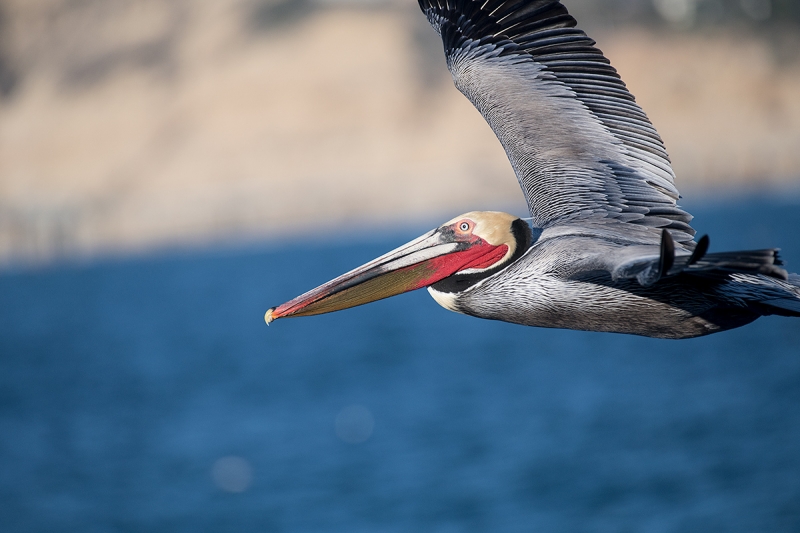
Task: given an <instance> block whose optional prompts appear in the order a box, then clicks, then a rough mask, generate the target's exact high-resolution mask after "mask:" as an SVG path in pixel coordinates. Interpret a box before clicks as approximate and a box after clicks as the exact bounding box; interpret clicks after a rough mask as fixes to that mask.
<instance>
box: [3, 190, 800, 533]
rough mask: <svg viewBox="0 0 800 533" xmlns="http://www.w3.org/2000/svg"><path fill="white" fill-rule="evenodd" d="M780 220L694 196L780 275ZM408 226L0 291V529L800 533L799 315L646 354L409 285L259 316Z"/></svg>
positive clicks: (767, 210)
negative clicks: (370, 299)
mask: <svg viewBox="0 0 800 533" xmlns="http://www.w3.org/2000/svg"><path fill="white" fill-rule="evenodd" d="M799 206H800V202H797V201H796V198H795V200H793V201H790V200H780V199H772V200H769V199H766V200H765V199H762V200H757V201H748V202H746V201H744V200H741V201H734V200H729V201H720V202H719V203H717V204H713V205H704V206H697V207H694V206H691V205H689V206H688V207H689V208H690V209H692V211H693V212H694V213H695V215H696V217H697V218H696V220H695V226H696V227H697V228H699V230H700V231H701V232H708V233H710V234H711V237H712V250H721V249H724V248H737V247H738V248H748V247H767V246H783V247H784V257H785V258H786V259H788V260H789V262H790V267H793V269H794V270H795V271H798V270H800V232H798V231H797V228H800V207H799ZM424 229H427V228H417V229H412V230H409V231H408V232H407V233H403V234H402V235H401V234H397V235H392V236H389V237H378V236H371V237H369V238H363V239H362V240H361V242H353V241H352V240H350V241H343V242H340V243H335V242H334V243H323V242H322V241H317V242H315V243H305V244H292V245H289V244H286V245H280V246H272V247H267V248H261V249H246V250H242V249H240V250H216V251H205V252H192V253H183V254H173V255H167V256H164V255H161V256H152V257H146V258H135V259H125V260H120V259H117V260H106V261H101V262H97V263H94V264H89V265H71V266H69V265H67V266H59V267H53V268H49V269H46V270H37V271H23V272H7V273H5V274H3V275H2V276H0V304H1V305H0V461H2V463H0V466H1V467H0V523H2V524H3V530H4V531H9V532H21V531H81V532H94V531H98V532H99V531H164V532H166V531H169V532H175V531H177V532H182V531H187V532H188V531H191V532H196V531H215V532H217V531H240V532H247V531H253V532H256V531H258V532H263V531H320V532H323V531H324V532H331V531H347V532H358V531H437V532H438V531H491V532H497V531H503V532H504V531H548V532H562V531H563V532H580V531H586V532H605V531H608V532H612V531H614V532H616V531H648V532H649V531H652V532H661V531H703V532H706V531H727V532H738V531H741V532H752V531H772V532H778V531H798V530H800V321H798V320H791V319H784V318H775V317H770V318H763V319H760V320H758V321H757V322H756V323H754V324H752V325H750V326H747V327H745V328H742V329H739V330H735V331H732V332H727V333H722V334H718V335H714V336H711V337H707V338H701V339H695V340H689V341H660V340H653V339H644V338H637V337H631V336H624V335H611V334H594V333H583V332H572V331H558V330H545V329H534V328H525V327H520V326H514V325H509V324H503V323H499V322H490V321H482V320H478V319H474V318H470V317H464V316H459V315H456V314H453V313H450V312H447V311H445V310H443V309H441V308H440V307H439V306H437V305H436V304H435V303H434V302H433V301H432V300H431V299H430V298H429V297H428V296H427V294H426V293H425V292H424V291H418V292H416V293H413V294H409V295H404V296H401V297H397V298H392V299H389V300H386V301H383V302H378V303H375V304H372V305H369V306H365V307H361V308H357V309H353V310H349V311H345V312H341V313H334V314H332V315H327V316H320V317H313V318H305V319H294V320H281V321H278V322H277V323H275V324H273V325H272V326H271V327H269V328H267V327H266V326H265V325H264V323H263V321H262V315H263V313H264V310H265V309H266V308H267V307H269V306H270V305H275V304H278V303H280V302H282V301H284V300H286V299H288V298H290V297H293V296H295V295H296V294H298V293H300V292H302V291H304V290H306V289H308V288H311V287H312V286H314V285H315V284H317V283H319V282H323V281H326V280H327V279H329V278H331V277H333V276H335V275H338V274H340V273H341V272H343V271H345V270H347V269H350V268H352V267H353V266H356V265H358V264H360V263H362V262H364V261H366V260H368V259H371V258H373V257H375V256H377V255H379V254H381V253H383V252H384V251H386V250H388V249H389V248H391V247H394V246H396V245H398V244H400V243H402V242H404V241H405V240H408V239H410V238H412V237H414V236H416V234H417V233H421V232H422V231H423V230H424ZM417 230H419V231H417Z"/></svg>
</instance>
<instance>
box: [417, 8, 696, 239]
mask: <svg viewBox="0 0 800 533" xmlns="http://www.w3.org/2000/svg"><path fill="white" fill-rule="evenodd" d="M419 3H420V7H421V8H422V11H423V12H424V13H425V15H426V16H427V18H428V21H429V22H430V23H431V25H432V26H433V27H434V29H436V31H437V32H438V33H439V35H441V37H442V41H443V42H444V52H445V56H446V58H447V66H448V68H449V70H450V72H451V74H452V75H453V81H454V82H455V85H456V87H457V88H458V89H459V90H460V91H461V92H462V93H463V94H464V95H465V96H466V97H467V98H468V99H469V100H470V101H471V102H472V103H473V105H475V107H476V108H477V109H478V111H480V112H481V114H482V115H483V117H484V118H485V119H486V121H487V122H488V123H489V125H490V126H491V128H492V129H493V130H494V132H495V135H497V137H498V139H499V140H500V142H501V143H502V145H503V148H505V151H506V154H508V158H509V160H510V161H511V165H512V167H513V168H514V172H515V173H516V175H517V179H518V180H519V183H520V186H521V187H522V190H523V192H524V193H525V198H526V200H527V202H528V209H529V210H530V213H531V216H532V217H533V222H534V224H535V225H537V226H538V227H542V228H546V227H549V226H553V225H557V224H561V223H565V222H567V221H574V220H576V219H581V220H585V219H592V220H595V221H601V220H603V219H613V220H615V221H619V222H629V223H633V224H640V225H644V226H648V227H652V228H654V229H655V228H667V229H669V230H670V232H671V233H672V235H673V237H674V238H675V240H677V241H678V242H681V243H689V242H690V241H691V240H692V237H693V235H694V230H693V229H692V228H691V226H690V225H689V222H690V221H691V219H692V217H691V215H689V213H687V212H686V211H684V210H682V209H680V208H679V207H678V206H677V204H676V200H677V199H678V190H677V189H676V188H675V183H674V179H675V176H674V174H673V172H672V168H671V166H670V161H669V156H668V155H667V152H666V150H665V149H664V145H663V143H662V141H661V138H660V137H659V135H658V133H657V132H656V130H655V128H653V125H652V124H651V123H650V121H649V120H648V118H647V116H646V115H645V114H644V112H643V111H642V109H641V108H640V107H639V106H638V105H637V104H636V101H635V100H634V98H633V95H631V94H630V93H629V92H628V90H627V88H626V87H625V83H623V81H622V80H621V79H620V77H619V74H617V71H616V70H615V69H614V67H612V66H611V65H610V64H609V61H608V60H607V59H606V58H605V57H604V56H603V53H602V52H601V51H600V50H598V49H597V48H595V47H594V41H592V40H591V39H589V37H587V36H586V34H585V33H584V32H583V31H581V30H579V29H577V28H576V27H575V24H576V23H575V19H574V18H572V17H571V16H570V15H569V13H567V9H566V8H565V7H564V6H563V5H561V4H560V3H559V2H558V1H557V0H478V1H474V0H419ZM655 231H657V232H658V233H660V229H658V230H655ZM690 246H691V244H690Z"/></svg>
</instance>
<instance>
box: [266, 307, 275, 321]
mask: <svg viewBox="0 0 800 533" xmlns="http://www.w3.org/2000/svg"><path fill="white" fill-rule="evenodd" d="M274 310H275V308H274V307H270V308H269V309H267V312H266V313H264V322H266V323H267V325H268V326H269V323H270V322H272V321H273V320H275V318H273V316H272V312H273V311H274Z"/></svg>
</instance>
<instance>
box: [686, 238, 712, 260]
mask: <svg viewBox="0 0 800 533" xmlns="http://www.w3.org/2000/svg"><path fill="white" fill-rule="evenodd" d="M709 244H711V239H709V238H708V235H703V236H702V237H700V240H699V241H697V246H695V247H694V251H693V252H692V256H691V257H690V258H689V264H690V265H693V264H695V263H697V262H698V261H700V260H701V259H702V258H703V256H705V255H706V252H707V251H708V245H709Z"/></svg>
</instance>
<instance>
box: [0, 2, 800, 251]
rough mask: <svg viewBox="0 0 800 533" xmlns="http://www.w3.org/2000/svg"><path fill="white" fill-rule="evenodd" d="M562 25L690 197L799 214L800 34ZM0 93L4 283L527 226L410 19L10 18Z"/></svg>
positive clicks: (498, 152)
mask: <svg viewBox="0 0 800 533" xmlns="http://www.w3.org/2000/svg"><path fill="white" fill-rule="evenodd" d="M565 3H566V5H567V6H568V7H569V8H570V10H571V11H572V12H573V14H575V16H576V18H578V21H579V26H580V27H582V28H584V29H586V30H587V32H588V33H589V34H590V35H591V36H592V37H593V38H594V39H596V40H597V42H598V46H599V48H600V49H602V50H603V51H604V52H605V54H606V56H607V57H609V58H610V59H611V62H612V64H613V65H614V66H615V67H616V68H617V70H618V71H619V72H620V74H621V75H622V77H623V79H624V80H625V81H626V83H627V84H628V86H629V87H630V89H631V91H632V92H633V94H635V95H636V97H637V101H638V102H639V104H640V105H641V106H642V107H643V108H644V110H645V112H647V114H648V116H649V117H650V119H651V120H652V122H653V123H654V124H655V126H656V128H657V129H658V130H659V132H660V134H661V135H662V137H663V139H664V141H665V143H666V146H667V150H668V151H669V153H670V155H671V157H672V161H673V166H674V168H675V172H676V175H677V176H678V181H677V184H678V187H679V189H680V190H681V192H682V193H683V195H684V196H685V197H687V198H692V199H694V200H697V199H698V198H700V197H707V198H715V197H718V196H720V195H723V196H724V195H736V194H752V193H753V192H754V191H758V192H763V191H773V192H774V193H775V194H790V195H798V194H800V193H799V192H798V191H800V150H798V148H800V99H798V98H797V95H798V94H800V60H798V58H797V57H796V55H797V54H796V53H794V54H793V53H791V52H786V50H793V49H795V47H794V44H797V47H796V48H797V49H800V37H798V32H797V30H796V29H795V28H794V27H787V28H778V29H776V30H775V31H774V32H772V33H771V34H769V35H768V36H767V37H765V36H764V35H763V34H758V33H756V32H753V31H749V30H747V29H746V28H745V29H744V30H743V27H742V26H741V25H738V24H735V23H732V24H729V25H719V26H708V27H704V28H702V29H694V30H690V29H686V28H682V27H672V26H663V25H662V26H658V25H649V26H648V25H647V24H640V23H636V24H633V23H631V24H624V23H620V22H616V23H613V22H612V23H609V22H608V21H603V20H600V21H599V22H598V20H596V19H591V18H589V20H586V21H584V19H583V18H582V15H581V10H584V11H585V12H586V13H587V18H588V16H589V13H590V10H588V7H586V6H587V5H588V4H587V2H569V1H568V0H567V1H566V2H565ZM658 5H660V4H658ZM748 5H749V4H748ZM314 6H316V7H314ZM595 9H596V8H595ZM776 43H778V44H776ZM787 43H788V44H787ZM793 43H794V44H793ZM0 90H1V91H2V94H3V96H2V97H0V264H19V263H42V262H44V263H46V262H50V261H52V260H57V259H60V258H74V257H86V256H95V255H98V254H99V255H105V254H120V253H122V254H124V253H132V252H138V251H143V250H151V249H165V248H176V247H177V248H182V247H187V246H188V247H194V246H203V245H205V244H209V243H226V242H248V241H259V240H275V239H285V238H291V237H292V236H299V235H311V236H313V235H314V234H317V233H321V234H330V233H332V232H333V231H334V230H335V229H336V228H350V229H352V228H367V227H376V228H387V227H392V225H393V224H402V225H404V226H408V225H412V224H415V222H414V221H415V220H416V221H419V220H421V219H422V220H434V221H435V220H438V219H440V218H441V219H442V220H444V219H445V218H449V217H450V216H453V215H455V214H458V213H460V212H464V211H469V210H472V209H503V210H511V211H518V212H524V202H523V199H522V196H521V193H520V192H519V188H518V185H517V183H516V180H515V179H514V176H513V173H512V171H511V168H510V166H509V164H508V162H507V160H506V158H505V155H504V153H503V151H502V148H501V147H500V145H499V143H498V142H497V140H496V139H495V138H494V136H493V134H492V132H491V131H490V130H489V128H488V126H487V125H486V124H485V123H484V122H483V120H482V118H481V117H480V115H479V114H478V113H477V112H476V111H475V110H474V109H473V108H472V106H471V105H470V104H469V103H468V102H467V100H466V99H465V98H464V97H463V96H462V95H461V94H460V93H458V91H457V90H456V89H455V88H454V87H453V85H452V82H451V80H450V78H449V73H448V72H447V70H446V67H445V64H444V59H443V58H442V57H441V43H440V42H439V40H438V37H437V36H436V34H435V33H434V32H433V31H432V30H431V29H430V28H429V27H428V25H427V22H426V21H425V19H424V17H423V16H422V15H421V14H420V13H419V12H418V9H417V6H416V3H415V2H411V3H409V4H407V3H398V2H392V3H381V4H377V3H369V4H367V3H365V4H360V5H354V4H345V5H338V4H336V5H334V4H315V5H311V4H307V3H303V2H299V1H298V2H295V3H291V2H289V3H287V2H284V3H282V4H269V3H265V2H255V1H235V0H232V1H228V2H222V1H220V2H204V3H191V2H188V1H179V0H176V1H173V2H161V1H116V2H91V1H87V2H82V3H74V2H72V3H70V2H59V1H44V0H36V1H23V0H16V1H8V0H6V1H4V2H0Z"/></svg>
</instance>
